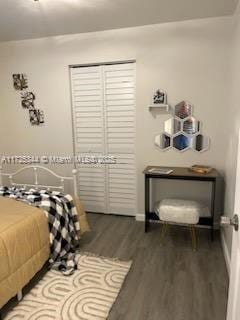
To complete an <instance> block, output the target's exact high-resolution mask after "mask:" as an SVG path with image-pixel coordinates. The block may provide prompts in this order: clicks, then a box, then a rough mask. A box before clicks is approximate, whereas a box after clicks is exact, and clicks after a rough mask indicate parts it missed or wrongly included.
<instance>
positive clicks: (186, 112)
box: [174, 101, 193, 119]
mask: <svg viewBox="0 0 240 320" xmlns="http://www.w3.org/2000/svg"><path fill="white" fill-rule="evenodd" d="M192 109H193V107H192V105H191V103H189V102H187V101H182V102H180V103H178V104H177V105H176V106H175V108H174V115H175V117H178V118H180V119H186V118H187V117H189V116H191V115H192V112H193V111H192Z"/></svg>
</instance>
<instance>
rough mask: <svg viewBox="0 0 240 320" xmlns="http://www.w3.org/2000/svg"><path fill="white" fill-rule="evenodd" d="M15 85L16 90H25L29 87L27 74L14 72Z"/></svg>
mask: <svg viewBox="0 0 240 320" xmlns="http://www.w3.org/2000/svg"><path fill="white" fill-rule="evenodd" d="M13 86H14V88H15V90H24V89H27V88H28V80H27V75H26V74H24V73H18V74H17V73H16V74H13Z"/></svg>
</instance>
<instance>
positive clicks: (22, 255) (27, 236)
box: [0, 166, 89, 308]
mask: <svg viewBox="0 0 240 320" xmlns="http://www.w3.org/2000/svg"><path fill="white" fill-rule="evenodd" d="M27 170H33V172H34V177H35V181H34V183H33V184H21V183H15V182H14V179H15V177H16V176H17V175H18V174H20V173H22V172H23V171H27ZM41 171H45V172H48V173H50V174H52V175H54V176H55V178H57V179H59V181H60V184H59V185H57V186H51V185H48V186H46V185H41V184H39V183H38V178H39V173H40V172H41ZM4 176H5V177H7V178H8V179H9V181H10V185H11V186H24V187H34V188H35V189H38V188H41V189H42V188H46V189H48V190H50V189H53V190H60V191H62V192H64V185H65V182H66V180H70V181H72V182H73V185H74V197H73V198H74V204H75V206H76V209H77V213H78V218H79V221H80V226H81V233H84V232H86V231H88V229H89V228H88V223H87V219H86V214H85V212H84V209H83V207H82V204H81V202H80V200H79V199H78V197H77V188H76V187H77V180H76V179H77V172H76V170H73V177H62V176H59V175H57V174H55V173H54V172H53V171H51V170H49V169H47V168H44V167H41V166H34V167H32V166H29V167H25V168H22V169H20V170H18V171H17V172H15V173H14V174H6V173H2V169H1V168H0V185H2V177H4ZM49 254H50V249H49V228H48V220H47V217H46V215H45V213H44V211H43V210H41V209H40V208H37V207H34V206H30V205H29V204H26V203H23V202H21V201H16V200H14V199H10V198H5V197H0V308H2V307H3V305H4V304H6V303H7V302H8V300H9V299H11V298H12V297H14V296H15V295H17V294H18V296H19V299H20V298H21V290H22V288H23V287H24V286H25V285H26V284H27V283H28V282H29V281H30V280H31V279H32V278H33V277H34V275H35V274H36V273H37V272H38V271H39V270H40V269H41V268H42V267H43V265H44V264H45V263H46V262H47V261H48V259H49Z"/></svg>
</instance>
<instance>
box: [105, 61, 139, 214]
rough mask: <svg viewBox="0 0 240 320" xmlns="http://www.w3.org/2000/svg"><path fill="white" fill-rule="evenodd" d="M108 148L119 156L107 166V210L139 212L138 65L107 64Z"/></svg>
mask: <svg viewBox="0 0 240 320" xmlns="http://www.w3.org/2000/svg"><path fill="white" fill-rule="evenodd" d="M103 78H104V91H105V94H104V100H105V101H104V104H105V133H106V150H107V153H108V154H111V155H114V156H115V157H116V158H117V163H116V164H111V165H109V166H107V167H106V176H107V192H108V200H107V210H108V212H109V213H117V214H122V215H135V214H136V160H135V134H136V132H135V64H134V63H128V64H116V65H108V66H105V67H104V76H103Z"/></svg>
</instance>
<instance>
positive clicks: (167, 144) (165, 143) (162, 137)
mask: <svg viewBox="0 0 240 320" xmlns="http://www.w3.org/2000/svg"><path fill="white" fill-rule="evenodd" d="M155 145H156V146H157V147H159V148H160V149H161V150H167V149H169V148H171V145H172V138H171V136H170V135H168V134H167V133H161V134H159V135H157V136H156V137H155Z"/></svg>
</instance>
